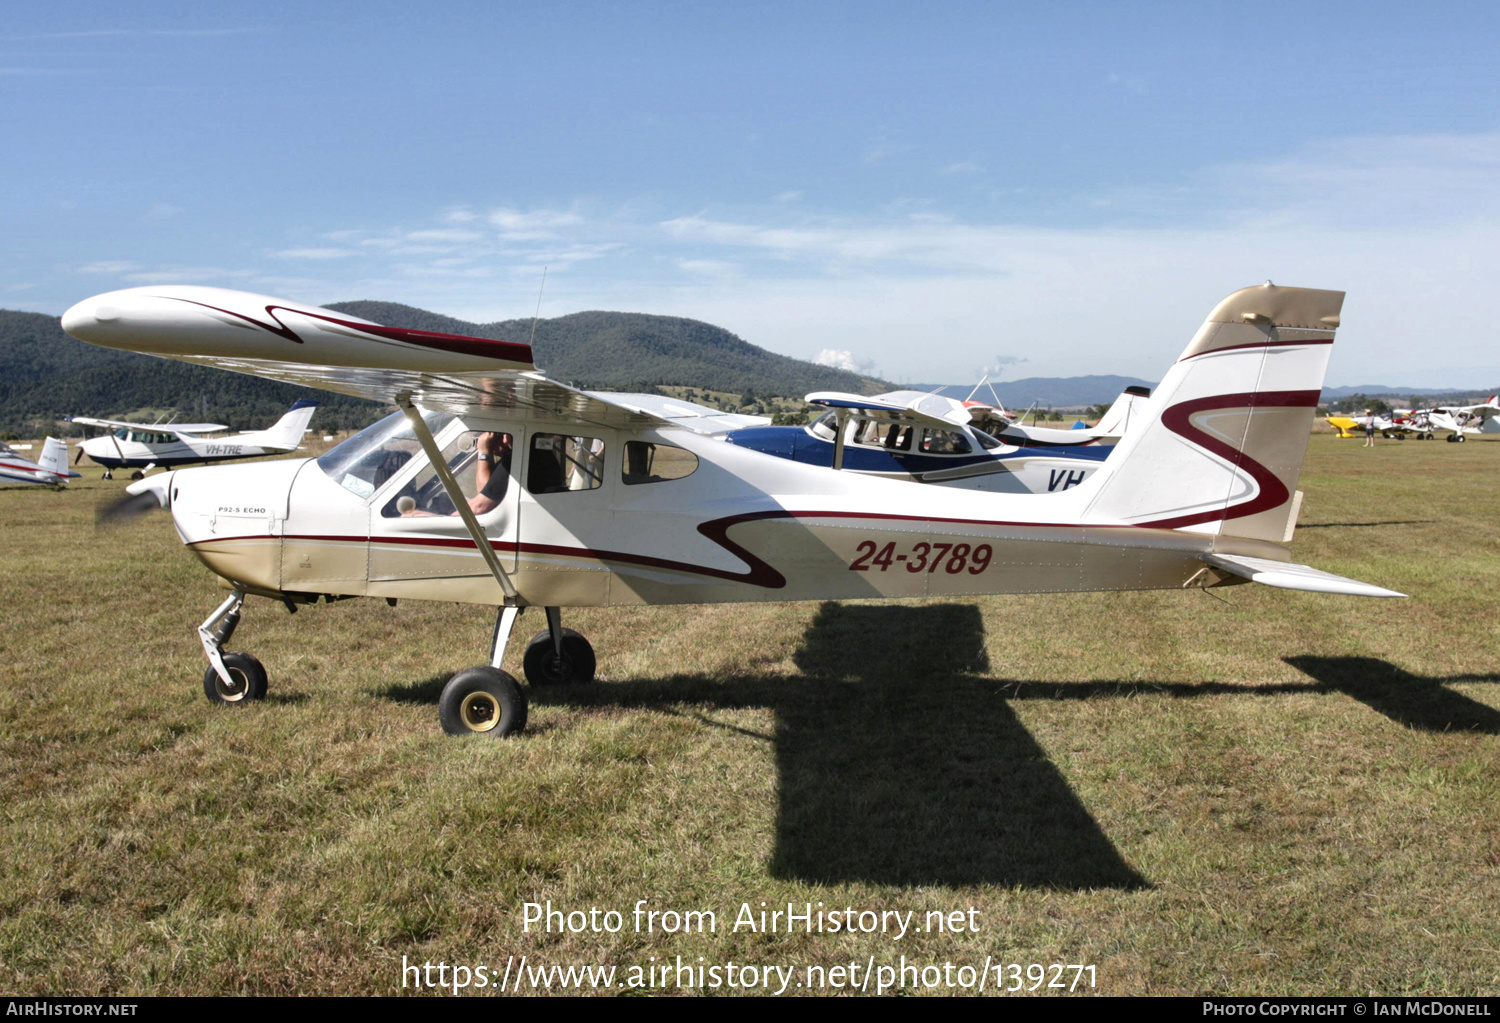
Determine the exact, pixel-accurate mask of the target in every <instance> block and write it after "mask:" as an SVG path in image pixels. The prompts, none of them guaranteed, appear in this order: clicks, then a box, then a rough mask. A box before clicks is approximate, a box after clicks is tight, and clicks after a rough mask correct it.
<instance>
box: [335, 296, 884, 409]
mask: <svg viewBox="0 0 1500 1023" xmlns="http://www.w3.org/2000/svg"><path fill="white" fill-rule="evenodd" d="M328 308H330V309H336V310H339V311H340V312H346V313H349V314H351V315H354V316H360V317H363V318H364V319H367V320H374V321H375V322H376V323H384V324H387V325H389V326H392V327H406V328H407V329H410V330H436V331H442V332H444V333H449V334H469V335H472V336H474V337H488V338H494V339H496V340H500V341H521V342H524V341H526V340H527V339H528V338H530V337H531V321H530V320H502V321H500V322H498V323H468V322H465V321H464V320H456V319H454V318H453V317H451V316H441V315H439V314H437V313H430V312H427V311H426V310H423V309H413V308H412V307H411V306H405V305H399V304H397V303H395V302H339V303H336V304H334V305H331V306H329V307H328ZM532 344H533V354H534V355H535V358H536V364H537V367H538V368H540V369H542V370H543V371H545V372H546V374H547V375H548V376H549V377H551V378H552V379H554V380H561V381H563V382H565V383H571V384H574V385H576V386H578V387H587V388H592V389H605V390H616V391H618V390H632V389H635V390H639V389H641V388H644V387H647V386H656V385H662V384H665V385H680V386H685V387H697V388H702V389H705V390H710V391H734V392H737V393H738V392H743V391H745V390H752V391H754V392H755V393H756V394H759V395H779V396H782V397H798V398H800V397H801V396H802V395H804V394H806V393H807V392H809V391H855V392H858V393H862V394H874V393H876V392H877V391H881V390H885V389H887V388H888V387H889V385H888V384H885V383H883V382H882V381H879V380H874V379H871V378H869V377H862V376H859V375H857V374H855V373H850V372H848V371H846V370H841V369H831V368H829V367H827V366H815V365H813V364H812V363H810V362H803V361H802V360H800V359H793V358H790V357H788V356H785V355H776V354H774V353H772V352H768V351H766V350H765V349H764V348H758V347H756V346H755V345H752V344H750V343H749V342H748V341H743V340H741V339H740V338H739V337H737V336H735V335H734V334H731V333H730V332H729V331H727V330H725V329H724V328H722V327H715V326H714V325H713V324H711V323H703V322H702V321H700V320H687V319H683V318H682V317H679V316H653V315H651V314H648V313H607V312H584V313H572V314H570V315H568V316H559V317H557V318H555V319H551V320H538V321H537V324H536V339H535V341H533V342H532Z"/></svg>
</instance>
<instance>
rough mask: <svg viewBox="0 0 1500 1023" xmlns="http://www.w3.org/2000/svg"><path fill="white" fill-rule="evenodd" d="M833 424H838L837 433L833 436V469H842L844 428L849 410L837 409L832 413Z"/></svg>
mask: <svg viewBox="0 0 1500 1023" xmlns="http://www.w3.org/2000/svg"><path fill="white" fill-rule="evenodd" d="M834 422H836V423H837V424H838V432H837V433H835V434H834V435H833V467H834V468H835V469H842V468H843V467H844V426H845V424H847V423H848V422H849V410H848V409H842V408H841V409H838V410H837V411H836V412H835V413H834Z"/></svg>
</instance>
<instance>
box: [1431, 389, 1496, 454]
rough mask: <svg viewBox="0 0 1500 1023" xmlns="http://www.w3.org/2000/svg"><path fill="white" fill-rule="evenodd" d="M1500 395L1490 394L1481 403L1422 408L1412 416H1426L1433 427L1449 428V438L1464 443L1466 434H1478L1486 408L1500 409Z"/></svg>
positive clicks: (1439, 428)
mask: <svg viewBox="0 0 1500 1023" xmlns="http://www.w3.org/2000/svg"><path fill="white" fill-rule="evenodd" d="M1497 399H1500V395H1494V394H1492V395H1490V398H1489V400H1488V401H1486V402H1484V403H1483V404H1480V405H1445V406H1440V407H1438V408H1429V409H1421V410H1419V411H1416V412H1413V413H1412V416H1413V417H1416V416H1422V417H1425V418H1426V420H1427V422H1428V423H1429V424H1431V426H1432V428H1434V429H1438V430H1448V431H1450V433H1449V434H1448V440H1449V441H1450V442H1452V441H1457V442H1458V443H1460V444H1461V443H1463V440H1464V435H1465V434H1469V433H1473V434H1478V433H1479V432H1480V430H1481V428H1482V427H1483V425H1484V416H1483V415H1482V412H1483V410H1485V409H1497V410H1500V402H1497Z"/></svg>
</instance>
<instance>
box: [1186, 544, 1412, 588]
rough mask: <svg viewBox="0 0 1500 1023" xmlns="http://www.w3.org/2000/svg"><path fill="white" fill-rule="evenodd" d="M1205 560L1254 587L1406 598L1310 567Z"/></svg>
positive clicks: (1231, 558)
mask: <svg viewBox="0 0 1500 1023" xmlns="http://www.w3.org/2000/svg"><path fill="white" fill-rule="evenodd" d="M1203 560H1204V561H1206V562H1208V563H1209V564H1210V565H1212V566H1213V567H1214V568H1217V569H1221V570H1222V571H1225V572H1228V573H1230V574H1231V575H1237V576H1239V577H1240V578H1242V579H1249V580H1250V581H1251V582H1253V583H1263V584H1264V585H1266V586H1275V587H1277V588H1278V589H1283V590H1308V591H1310V592H1312V593H1342V594H1345V595H1347V596H1350V597H1404V596H1406V594H1404V593H1397V592H1396V591H1395V590H1387V589H1385V588H1383V587H1380V586H1371V585H1370V584H1369V583H1362V582H1359V581H1358V580H1355V579H1345V578H1344V577H1343V576H1341V575H1334V574H1333V573H1332V572H1320V571H1318V570H1317V569H1316V568H1310V567H1309V566H1307V565H1294V564H1292V563H1291V562H1288V561H1269V560H1267V559H1266V558H1246V557H1241V556H1240V555H1237V554H1205V555H1203Z"/></svg>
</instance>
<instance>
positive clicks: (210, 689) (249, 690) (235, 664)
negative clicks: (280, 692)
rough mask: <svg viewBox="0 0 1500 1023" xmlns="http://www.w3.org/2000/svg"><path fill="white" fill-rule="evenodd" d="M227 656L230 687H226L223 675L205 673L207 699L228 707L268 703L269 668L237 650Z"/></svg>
mask: <svg viewBox="0 0 1500 1023" xmlns="http://www.w3.org/2000/svg"><path fill="white" fill-rule="evenodd" d="M223 656H224V668H225V670H226V671H228V672H229V681H230V684H229V685H225V684H224V680H223V679H222V678H220V677H219V673H218V672H217V671H215V670H214V669H213V668H212V667H210V668H209V669H208V670H207V671H205V672H204V673H203V695H205V696H207V697H208V698H209V699H210V700H212V701H213V702H214V703H227V704H229V705H230V706H231V707H237V706H239V705H241V704H245V703H249V702H250V701H252V700H263V699H265V697H266V669H265V666H264V665H262V664H261V663H260V662H259V661H257V660H256V659H255V658H254V657H251V656H250V655H249V654H243V653H240V652H239V651H235V650H226V651H225V652H224V655H223Z"/></svg>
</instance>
